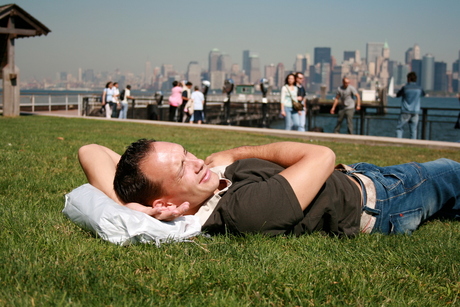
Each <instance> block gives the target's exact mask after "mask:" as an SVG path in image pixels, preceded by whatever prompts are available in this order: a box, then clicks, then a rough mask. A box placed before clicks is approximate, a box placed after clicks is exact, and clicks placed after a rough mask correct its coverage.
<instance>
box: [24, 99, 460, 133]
mask: <svg viewBox="0 0 460 307" xmlns="http://www.w3.org/2000/svg"><path fill="white" fill-rule="evenodd" d="M32 94H39V95H38V96H36V98H35V99H36V102H40V101H41V102H46V100H47V99H49V98H48V97H49V96H48V95H51V96H52V97H53V98H52V99H53V102H54V101H57V100H59V101H64V99H68V100H69V101H70V102H73V101H75V102H77V95H79V94H80V95H99V94H100V91H87V92H84V91H27V90H25V91H21V103H23V102H27V101H28V100H29V99H30V97H31V96H29V95H32ZM132 95H133V96H135V97H153V95H154V92H145V91H133V92H132ZM210 96H211V97H212V95H210ZM167 97H168V95H167V94H165V98H164V99H165V100H167ZM222 97H223V96H222ZM215 98H216V99H217V100H219V99H221V95H217V96H215ZM327 98H329V99H331V98H333V97H332V96H330V95H328V97H327ZM211 99H212V98H211ZM400 105H401V99H400V98H391V97H388V106H390V107H391V106H393V107H398V108H395V109H393V108H388V109H386V110H387V112H386V114H385V115H377V114H372V112H374V113H375V112H376V110H375V109H368V110H367V115H366V121H365V127H364V134H365V135H375V136H388V137H394V136H395V135H396V132H395V129H396V124H397V121H398V117H399V113H400V109H399V107H400ZM421 105H422V107H426V108H436V109H454V110H450V111H446V110H430V111H429V116H428V120H429V122H428V123H427V129H426V132H427V136H426V138H427V139H428V140H436V141H448V142H460V129H454V125H455V122H456V120H457V116H458V114H459V113H460V103H459V100H458V99H457V98H449V97H424V98H422V103H421ZM307 120H308V119H307ZM421 121H422V115H421V114H420V121H419V125H418V138H419V139H420V138H421V130H422V123H421ZM336 122H337V115H331V114H319V115H318V116H316V117H314V119H313V121H312V124H311V126H312V127H321V128H322V129H323V131H324V132H328V133H332V132H333V130H334V127H335V125H336ZM359 125H360V119H359V116H358V115H357V113H356V114H355V119H354V127H355V128H354V130H355V134H359V131H360V127H359ZM307 127H308V122H307ZM270 128H272V129H284V119H282V118H280V119H279V120H277V121H274V122H272V123H270ZM346 131H347V128H346V121H345V120H344V121H343V123H342V129H341V133H346ZM403 136H404V137H406V138H408V137H409V130H408V126H407V125H406V127H405V131H404V135H403Z"/></svg>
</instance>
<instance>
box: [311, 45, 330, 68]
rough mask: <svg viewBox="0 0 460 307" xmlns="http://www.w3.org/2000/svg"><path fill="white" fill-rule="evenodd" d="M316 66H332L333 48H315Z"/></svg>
mask: <svg viewBox="0 0 460 307" xmlns="http://www.w3.org/2000/svg"><path fill="white" fill-rule="evenodd" d="M314 51H315V59H314V61H315V65H316V64H318V63H322V62H324V63H329V64H331V48H329V47H316V48H315V50H314Z"/></svg>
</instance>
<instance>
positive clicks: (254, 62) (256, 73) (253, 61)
mask: <svg viewBox="0 0 460 307" xmlns="http://www.w3.org/2000/svg"><path fill="white" fill-rule="evenodd" d="M249 63H250V70H249V71H250V72H249V83H252V84H254V83H258V82H259V81H260V78H261V77H262V74H261V72H260V60H259V56H258V55H256V54H253V55H251V56H250V57H249Z"/></svg>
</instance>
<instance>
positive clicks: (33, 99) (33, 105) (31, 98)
mask: <svg viewBox="0 0 460 307" xmlns="http://www.w3.org/2000/svg"><path fill="white" fill-rule="evenodd" d="M30 100H32V112H35V95H32V96H31V97H30Z"/></svg>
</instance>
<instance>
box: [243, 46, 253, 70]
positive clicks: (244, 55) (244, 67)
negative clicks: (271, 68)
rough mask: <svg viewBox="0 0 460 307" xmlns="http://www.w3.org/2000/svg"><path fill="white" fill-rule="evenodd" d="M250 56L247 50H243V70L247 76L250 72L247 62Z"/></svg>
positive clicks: (249, 63)
mask: <svg viewBox="0 0 460 307" xmlns="http://www.w3.org/2000/svg"><path fill="white" fill-rule="evenodd" d="M250 56H251V51H249V50H243V70H244V72H245V73H246V75H247V74H249V71H250V70H251V62H250V60H249V57H250Z"/></svg>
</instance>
